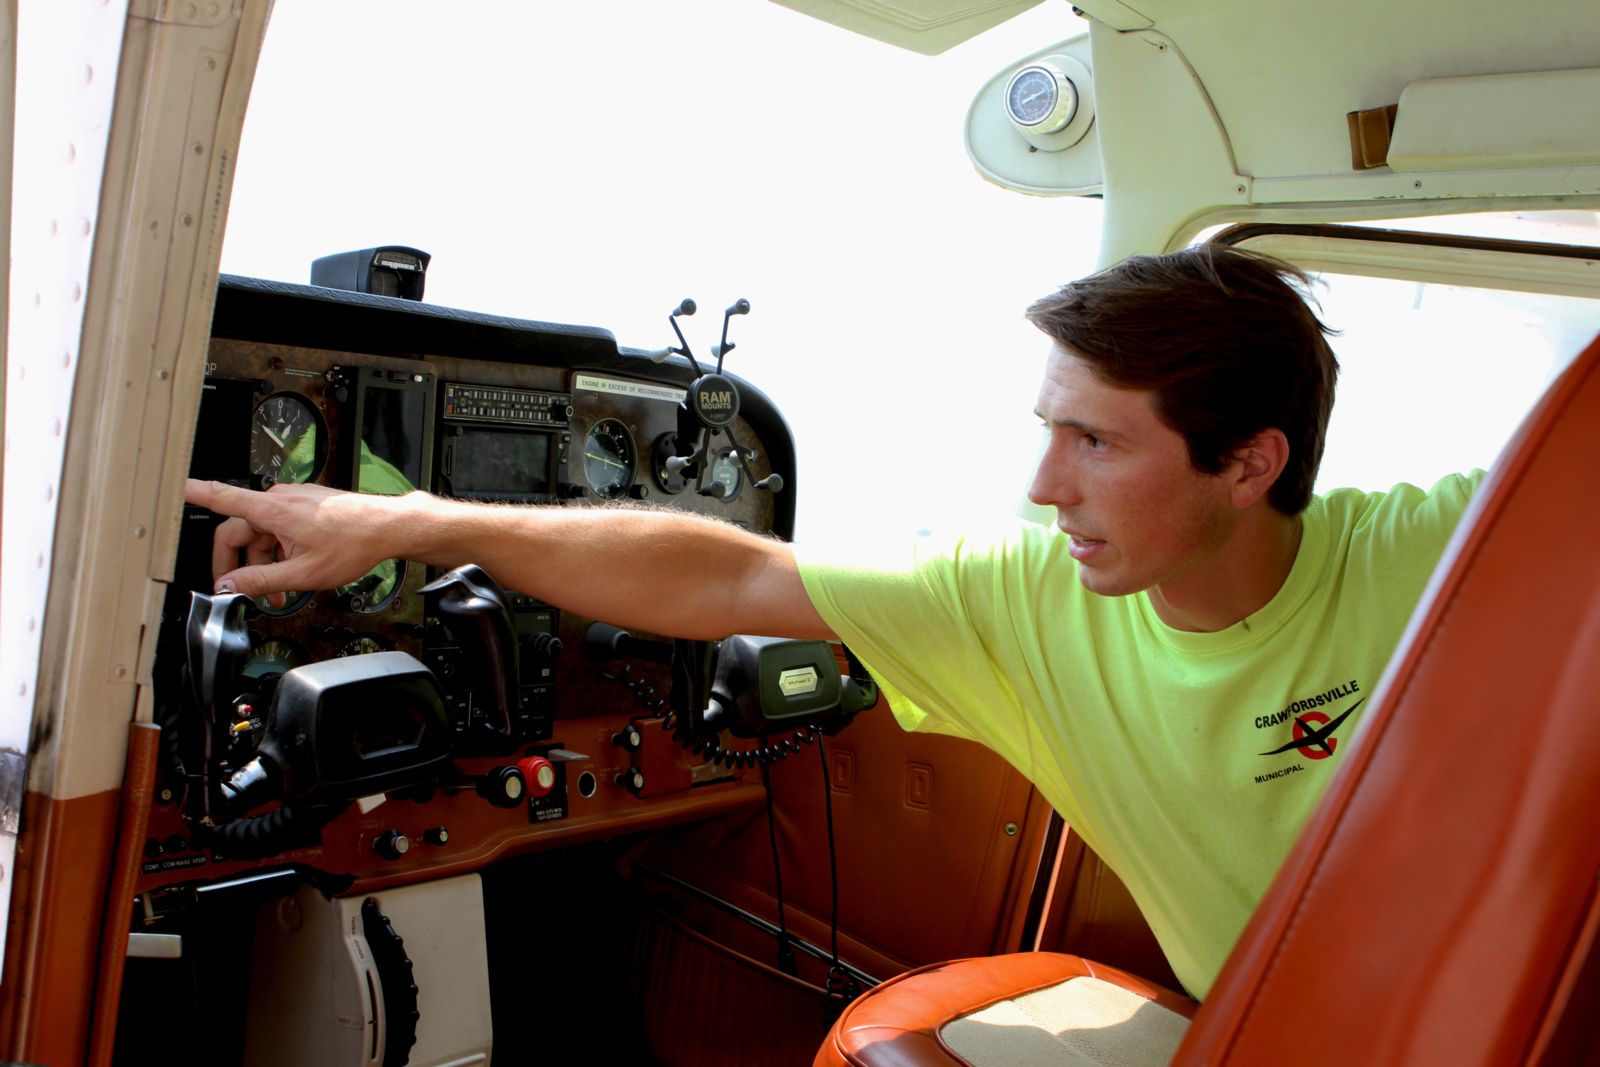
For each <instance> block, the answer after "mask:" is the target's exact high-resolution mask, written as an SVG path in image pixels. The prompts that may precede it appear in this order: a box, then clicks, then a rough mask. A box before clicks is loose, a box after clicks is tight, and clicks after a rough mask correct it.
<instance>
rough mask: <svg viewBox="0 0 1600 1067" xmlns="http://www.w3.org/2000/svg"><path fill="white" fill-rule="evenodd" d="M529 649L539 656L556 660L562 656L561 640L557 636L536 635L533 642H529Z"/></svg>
mask: <svg viewBox="0 0 1600 1067" xmlns="http://www.w3.org/2000/svg"><path fill="white" fill-rule="evenodd" d="M528 647H529V648H530V649H532V650H533V653H534V654H535V655H538V656H545V657H548V658H550V659H555V658H556V657H557V656H559V655H560V654H561V649H562V647H563V646H562V644H561V638H559V637H557V636H556V635H555V634H534V635H533V640H531V641H529V642H528Z"/></svg>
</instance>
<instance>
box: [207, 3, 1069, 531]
mask: <svg viewBox="0 0 1600 1067" xmlns="http://www.w3.org/2000/svg"><path fill="white" fill-rule="evenodd" d="M469 12H470V13H471V14H472V17H471V18H470V19H469V18H467V17H466V16H467V14H468V13H469ZM1083 30H1084V26H1083V24H1082V23H1081V22H1080V21H1079V20H1078V19H1077V18H1075V17H1074V16H1073V15H1072V14H1071V12H1070V8H1069V6H1068V5H1067V4H1066V3H1065V2H1064V0H1051V2H1048V3H1046V4H1044V5H1042V6H1041V7H1038V8H1035V9H1033V10H1032V11H1030V12H1028V13H1027V14H1025V15H1024V16H1022V17H1020V18H1018V19H1016V20H1013V21H1012V22H1011V23H1008V24H1007V25H1005V26H1002V27H999V28H997V29H995V30H993V31H990V33H988V34H985V35H983V36H981V37H979V38H978V39H977V40H975V41H971V42H968V43H967V44H965V45H962V46H959V47H957V48H955V49H953V50H952V51H950V52H948V53H946V54H945V55H942V56H937V57H927V56H919V55H915V54H912V53H909V52H905V51H902V50H900V49H896V48H892V47H890V46H888V45H884V44H881V43H878V42H876V41H871V40H868V39H866V38H862V37H858V36H856V35H854V34H851V33H849V32H847V31H844V30H841V29H838V28H836V27H832V26H829V25H826V24H824V23H822V22H818V21H816V20H814V19H811V18H808V17H806V16H803V15H799V14H797V13H795V12H793V11H790V10H788V9H785V8H782V7H778V6H776V5H774V4H769V3H762V2H760V0H697V2H696V3H692V4H661V3H656V2H646V0H611V2H603V3H602V2H590V3H576V4H563V5H560V6H559V7H557V6H556V5H551V4H527V3H521V2H516V3H510V2H493V3H490V2H477V3H470V4H451V5H441V4H438V3H434V2H419V0H398V2H396V0H385V2H383V3H376V2H363V3H355V2H337V3H335V2H311V0H279V2H278V4H277V7H276V9H275V11H274V13H273V20H272V24H271V26H270V28H269V30H268V35H267V42H266V48H265V51H264V53H263V55H262V59H261V65H260V70H259V74H258V77H257V82H256V87H255V91H254V93H253V94H252V97H251V102H250V112H249V115H248V117H247V119H246V123H245V133H244V143H243V145H242V148H241V153H240V160H239V170H238V176H237V180H236V183H235V186H234V197H233V206H232V209H231V214H230V218H229V228H228V233H227V242H226V245H225V247H224V251H223V258H222V269H223V270H224V271H226V272H229V273H236V274H248V275H254V276H258V277H266V278H275V279H281V280H288V281H306V280H308V278H309V270H310V264H311V261H312V260H313V259H315V258H316V257H317V256H320V255H325V254H327V253H330V252H338V251H344V250H347V249H354V248H364V247H370V246H372V245H379V244H407V245H413V246H415V247H417V248H421V249H423V250H425V251H427V252H429V253H431V254H432V255H433V263H432V266H431V268H430V270H429V273H428V281H427V294H426V295H427V299H428V300H429V302H432V303H438V304H444V305H449V306H456V307H463V308H470V309H473V310H479V311H489V312H494V313H497V314H506V315H514V316H518V317H523V318H531V319H544V320H548V321H554V322H568V323H579V324H583V325H593V326H602V327H605V328H607V329H610V330H611V331H612V332H613V333H615V334H616V336H617V339H618V341H619V342H621V343H622V344H624V345H631V346H637V347H642V348H658V347H662V346H665V345H667V344H669V343H672V342H673V337H672V334H671V330H670V328H669V326H668V325H667V314H668V312H669V311H671V309H672V308H674V307H675V306H676V305H677V303H678V301H679V300H680V299H682V298H683V297H685V296H692V297H694V298H695V299H696V300H697V301H698V302H699V304H700V312H699V314H698V315H696V316H695V317H694V318H692V319H687V320H683V325H684V330H685V333H686V334H687V335H688V337H689V341H690V345H691V347H692V348H693V349H694V351H695V353H696V354H697V355H698V356H701V357H702V358H705V357H706V356H708V355H709V350H710V348H711V345H712V344H713V343H714V342H715V341H716V340H717V338H718V335H719V334H720V329H721V313H722V309H723V308H725V307H727V306H728V305H729V304H731V303H732V302H733V301H734V300H735V299H737V298H738V297H745V298H748V299H749V300H750V302H751V305H752V311H751V314H750V315H749V316H747V317H745V318H743V319H736V320H735V322H734V325H733V329H732V332H731V334H730V336H731V338H732V339H733V340H734V341H735V342H737V344H738V348H737V350H736V351H735V352H733V353H732V354H731V355H730V356H729V359H728V369H729V370H732V371H734V372H736V373H738V374H739V375H741V376H743V377H745V378H746V379H748V380H749V381H751V382H753V383H754V384H756V385H757V386H758V387H759V388H761V389H762V390H763V391H765V392H766V393H768V394H769V395H770V396H771V397H772V398H773V399H774V400H775V401H776V402H777V403H778V405H779V407H780V409H781V410H783V411H784V412H785V414H786V415H787V416H788V417H789V420H790V423H791V426H792V428H793V430H794V433H795V436H796V440H797V446H798V447H797V451H798V455H799V463H800V485H799V487H798V488H799V493H800V496H799V505H800V506H799V524H800V532H801V533H804V532H805V531H806V529H807V525H808V524H816V523H823V522H831V521H842V520H843V518H844V517H845V516H847V515H849V516H852V517H854V518H860V517H863V515H864V514H865V516H867V517H870V518H872V519H873V521H875V522H879V523H884V524H893V523H897V522H898V523H905V524H909V525H910V526H912V527H915V526H921V525H926V524H928V523H930V522H932V521H935V520H936V519H938V518H940V517H941V516H942V515H943V514H947V513H950V512H952V511H953V512H954V513H957V514H959V513H970V512H971V511H972V509H974V508H979V509H986V508H987V509H998V510H1002V511H1009V510H1011V508H1012V507H1013V506H1014V504H1015V502H1016V500H1017V498H1018V497H1019V496H1020V493H1021V491H1022V489H1023V488H1025V486H1026V481H1027V478H1028V476H1029V474H1030V469H1029V468H1030V465H1031V462H1032V460H1033V457H1034V454H1035V448H1036V445H1037V442H1038V439H1039V434H1038V430H1037V422H1036V420H1034V419H1033V418H1032V416H1031V411H1032V407H1033V402H1034V397H1035V394H1036V391H1037V387H1038V375H1039V371H1040V369H1041V368H1042V366H1043V357H1044V352H1045V344H1044V343H1043V339H1042V337H1041V335H1039V334H1038V333H1037V331H1035V330H1034V329H1033V328H1032V327H1031V326H1029V325H1028V324H1027V323H1026V322H1025V321H1024V320H1023V319H1022V310H1023V308H1025V307H1026V306H1027V304H1028V303H1029V302H1031V301H1032V300H1033V299H1034V298H1036V297H1038V296H1040V295H1043V294H1044V293H1046V292H1048V291H1050V290H1052V289H1054V288H1055V287H1056V286H1058V285H1060V284H1061V283H1063V282H1065V281H1068V280H1070V279H1072V278H1074V277H1077V276H1078V275H1081V274H1084V273H1087V272H1089V271H1090V270H1092V269H1093V267H1094V260H1095V253H1096V250H1097V246H1098V243H1099V219H1100V203H1099V201H1097V200H1083V199H1076V198H1061V199H1042V198H1036V197H1028V196H1023V195H1020V194H1017V193H1013V192H1010V191H1007V190H1003V189H1000V188H998V187H996V186H993V185H990V184H988V183H987V182H985V181H984V180H983V179H982V178H980V177H979V176H978V175H977V173H976V172H975V171H974V170H973V168H972V165H971V163H970V162H969V161H968V159H967V157H966V152H965V149H964V147H963V145H962V139H961V130H962V124H963V121H964V119H965V115H966V111H967V107H968V105H969V103H970V102H971V100H972V98H973V97H974V96H975V95H976V94H977V92H978V90H979V89H980V88H981V87H982V85H983V84H984V82H986V81H987V80H988V79H989V78H990V77H992V76H994V75H996V74H998V73H999V72H1001V71H1002V70H1003V69H1006V68H1007V67H1009V66H1010V65H1011V64H1012V63H1014V62H1015V61H1016V60H1018V59H1021V58H1023V57H1024V56H1027V55H1029V54H1030V53H1032V52H1034V51H1037V50H1039V49H1041V48H1043V47H1045V46H1047V45H1050V44H1053V43H1056V42H1058V41H1062V40H1065V39H1067V38H1069V37H1073V36H1076V35H1077V34H1079V33H1081V32H1083ZM980 372H981V373H980ZM891 398H894V399H898V401H899V403H898V404H896V403H891V402H889V401H890V400H891Z"/></svg>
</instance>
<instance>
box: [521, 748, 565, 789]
mask: <svg viewBox="0 0 1600 1067" xmlns="http://www.w3.org/2000/svg"><path fill="white" fill-rule="evenodd" d="M517 769H518V770H520V771H521V772H522V780H523V781H525V782H527V783H528V796H529V797H542V796H544V795H545V794H547V793H549V792H550V790H552V789H554V788H555V787H556V765H555V764H553V763H551V762H550V761H549V760H547V759H545V758H544V757H543V756H529V757H528V758H527V759H520V760H518V761H517Z"/></svg>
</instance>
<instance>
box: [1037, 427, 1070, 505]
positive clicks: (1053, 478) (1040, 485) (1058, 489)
mask: <svg viewBox="0 0 1600 1067" xmlns="http://www.w3.org/2000/svg"><path fill="white" fill-rule="evenodd" d="M1081 497H1082V493H1081V492H1080V490H1079V488H1078V479H1077V472H1076V471H1074V470H1073V468H1072V461H1071V459H1070V458H1068V456H1067V450H1066V449H1065V448H1063V447H1061V446H1060V445H1059V443H1058V442H1056V441H1054V440H1052V441H1051V442H1050V444H1048V445H1046V446H1045V450H1044V454H1043V455H1041V456H1040V457H1039V467H1038V469H1037V470H1035V471H1034V474H1033V484H1032V485H1030V486H1029V487H1028V499H1029V500H1031V501H1033V502H1034V503H1035V504H1038V505H1039V506H1041V507H1050V506H1052V505H1053V506H1055V507H1058V508H1060V507H1071V506H1072V505H1074V504H1077V503H1078V502H1079V501H1080V499H1081Z"/></svg>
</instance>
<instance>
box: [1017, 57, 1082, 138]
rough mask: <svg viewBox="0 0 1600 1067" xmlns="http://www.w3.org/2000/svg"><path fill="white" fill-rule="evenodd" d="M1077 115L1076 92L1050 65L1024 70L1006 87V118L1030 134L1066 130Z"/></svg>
mask: <svg viewBox="0 0 1600 1067" xmlns="http://www.w3.org/2000/svg"><path fill="white" fill-rule="evenodd" d="M1077 112H1078V90H1077V88H1076V87H1075V86H1074V85H1073V84H1072V79H1070V78H1068V77H1067V76H1066V74H1065V73H1064V72H1063V71H1061V70H1060V69H1059V68H1057V67H1056V66H1055V64H1053V63H1043V62H1040V63H1033V64H1030V65H1029V66H1026V67H1023V68H1022V69H1021V70H1019V71H1017V72H1016V73H1015V74H1013V75H1012V76H1011V80H1010V81H1009V82H1007V83H1006V114H1007V115H1008V116H1010V118H1011V121H1012V122H1014V123H1016V124H1017V125H1018V126H1020V127H1022V128H1023V129H1024V130H1026V131H1028V132H1029V133H1055V132H1057V131H1058V130H1062V129H1065V128H1066V126H1067V124H1068V123H1070V122H1071V121H1072V117H1073V116H1074V115H1075V114H1077Z"/></svg>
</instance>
